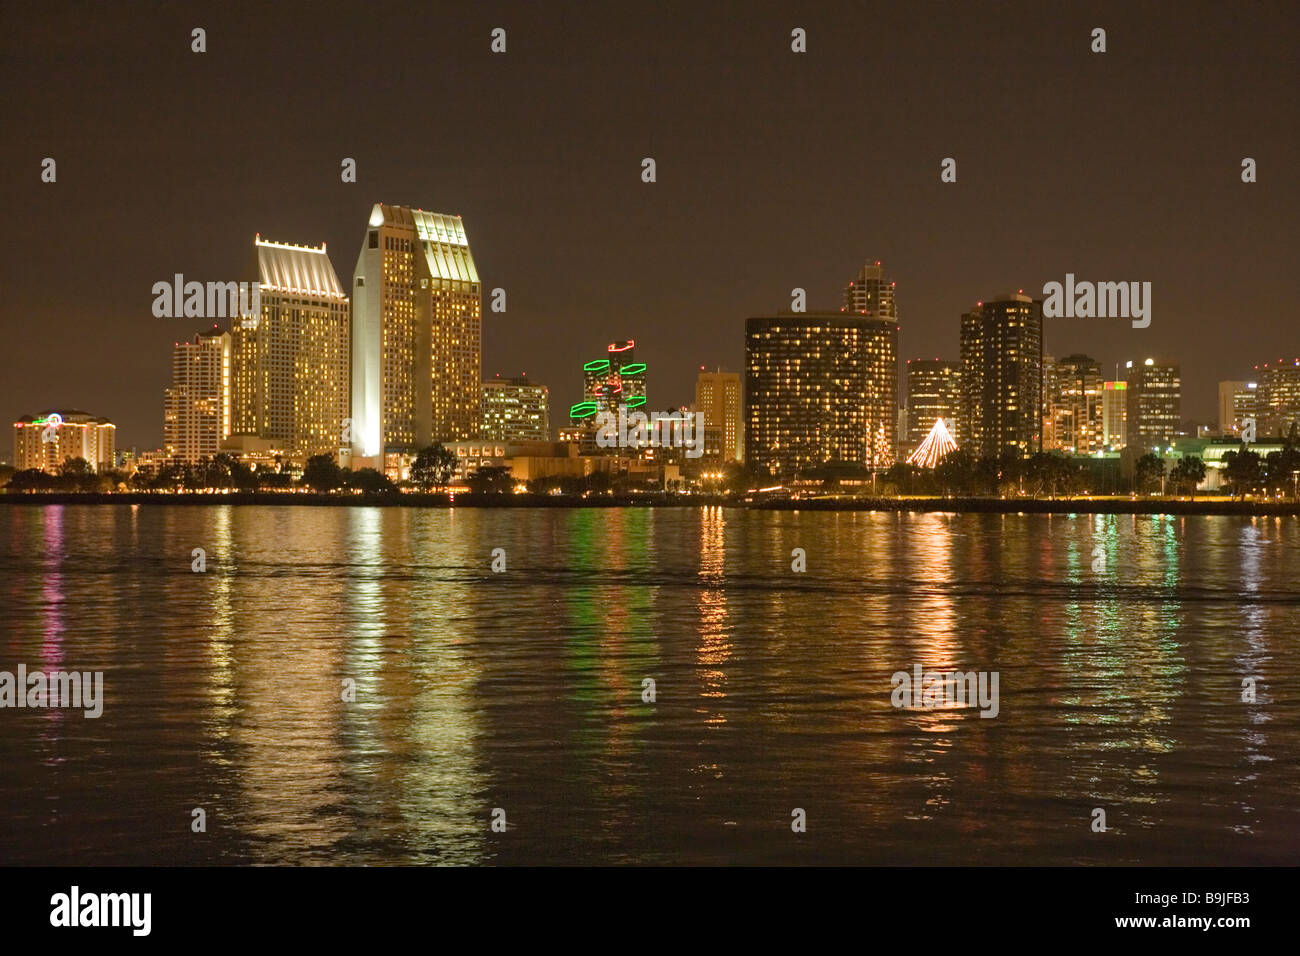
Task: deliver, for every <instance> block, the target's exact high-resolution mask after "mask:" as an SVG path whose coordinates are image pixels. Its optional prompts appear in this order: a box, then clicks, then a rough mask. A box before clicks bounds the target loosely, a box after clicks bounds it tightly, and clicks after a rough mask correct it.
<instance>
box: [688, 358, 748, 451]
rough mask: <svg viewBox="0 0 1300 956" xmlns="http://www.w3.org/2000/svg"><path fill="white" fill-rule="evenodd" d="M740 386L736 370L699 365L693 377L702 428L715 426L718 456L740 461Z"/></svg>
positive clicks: (696, 409)
mask: <svg viewBox="0 0 1300 956" xmlns="http://www.w3.org/2000/svg"><path fill="white" fill-rule="evenodd" d="M740 407H741V387H740V373H739V372H724V371H722V370H721V369H718V370H717V371H715V372H707V371H705V370H704V369H702V368H701V369H700V374H699V377H698V378H696V380H695V409H694V410H695V411H697V412H703V413H704V427H705V429H706V431H708V432H711V430H712V429H715V428H716V429H719V430H720V435H721V447H720V454H719V460H721V461H723V462H728V461H742V460H743V459H744V450H743V447H742V438H743V435H744V426H743V424H742V419H741V415H740Z"/></svg>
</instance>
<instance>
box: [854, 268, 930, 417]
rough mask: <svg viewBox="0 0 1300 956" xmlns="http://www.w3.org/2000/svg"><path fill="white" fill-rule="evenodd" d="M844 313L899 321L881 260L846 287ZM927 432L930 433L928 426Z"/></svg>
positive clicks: (890, 286) (891, 285) (890, 285)
mask: <svg viewBox="0 0 1300 956" xmlns="http://www.w3.org/2000/svg"><path fill="white" fill-rule="evenodd" d="M844 311H845V312H852V313H853V314H854V315H865V316H867V317H868V318H873V319H886V320H888V321H890V322H897V321H898V309H897V307H896V306H895V303H894V283H892V282H890V281H888V280H887V279H886V278H885V274H884V270H883V269H882V268H881V266H880V262H879V260H877V261H876V262H874V263H873V262H868V263H866V264H865V265H864V266H863V267H862V270H861V271H860V272H859V273H858V276H857V278H856V279H854V280H852V281H851V282H850V283H849V284H848V285H847V286H845V287H844ZM930 424H931V425H933V424H934V422H933V421H931V422H930ZM926 431H927V432H928V431H929V427H928V426H927V428H926ZM921 437H922V438H924V437H925V436H924V435H923V436H921Z"/></svg>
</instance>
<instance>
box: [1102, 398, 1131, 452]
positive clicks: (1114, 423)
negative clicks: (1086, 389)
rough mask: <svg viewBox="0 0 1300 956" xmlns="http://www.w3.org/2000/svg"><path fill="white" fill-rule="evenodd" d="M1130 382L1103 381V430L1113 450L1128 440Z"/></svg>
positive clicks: (1105, 440) (1122, 445) (1105, 439)
mask: <svg viewBox="0 0 1300 956" xmlns="http://www.w3.org/2000/svg"><path fill="white" fill-rule="evenodd" d="M1127 405H1128V383H1127V382H1103V383H1102V399H1101V430H1102V434H1103V435H1104V439H1103V441H1104V443H1105V444H1106V445H1107V446H1108V447H1109V448H1111V449H1112V450H1118V449H1120V448H1123V447H1124V445H1125V444H1126V443H1127V442H1128V407H1127Z"/></svg>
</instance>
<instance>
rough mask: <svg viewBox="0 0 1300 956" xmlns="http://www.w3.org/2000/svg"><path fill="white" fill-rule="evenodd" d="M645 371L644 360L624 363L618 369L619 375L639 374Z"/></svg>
mask: <svg viewBox="0 0 1300 956" xmlns="http://www.w3.org/2000/svg"><path fill="white" fill-rule="evenodd" d="M644 371H645V362H634V363H632V364H631V365H624V366H623V367H622V368H621V369H619V370H618V374H620V375H640V374H641V373H642V372H644Z"/></svg>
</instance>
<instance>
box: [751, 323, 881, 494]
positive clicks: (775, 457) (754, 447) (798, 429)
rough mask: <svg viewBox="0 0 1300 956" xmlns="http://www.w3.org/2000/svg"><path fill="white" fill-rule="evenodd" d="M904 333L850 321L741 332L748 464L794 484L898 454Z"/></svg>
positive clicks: (759, 325)
mask: <svg viewBox="0 0 1300 956" xmlns="http://www.w3.org/2000/svg"><path fill="white" fill-rule="evenodd" d="M897 396H898V326H897V325H895V324H894V322H893V321H892V320H886V319H877V318H871V317H869V316H865V317H864V316H862V315H860V314H859V315H851V314H849V313H847V312H799V313H792V312H782V313H779V314H778V315H776V316H758V317H755V318H751V319H748V320H747V321H746V322H745V448H744V450H745V459H746V461H748V462H751V463H753V464H754V465H756V466H758V467H759V468H762V469H766V470H768V471H769V472H771V473H772V474H773V475H774V476H775V477H778V478H788V477H792V476H794V475H795V474H797V473H798V472H800V471H803V470H805V469H807V468H812V467H816V466H818V465H822V464H825V463H827V462H847V463H856V464H860V465H863V466H867V467H871V466H873V465H874V466H879V467H884V466H887V465H890V464H892V463H893V461H894V456H895V454H896V452H897V434H896V427H897V422H898V416H897V405H898V397H897Z"/></svg>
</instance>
